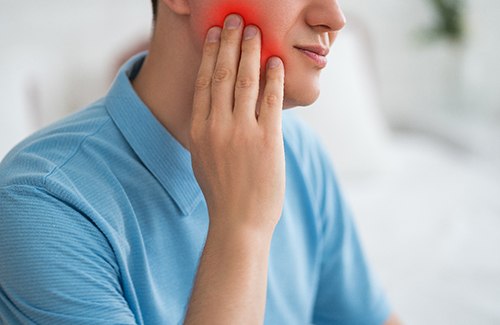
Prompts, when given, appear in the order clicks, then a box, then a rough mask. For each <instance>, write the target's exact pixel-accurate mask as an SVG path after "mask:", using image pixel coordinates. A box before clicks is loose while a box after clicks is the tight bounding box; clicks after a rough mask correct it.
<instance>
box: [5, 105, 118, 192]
mask: <svg viewBox="0 0 500 325" xmlns="http://www.w3.org/2000/svg"><path fill="white" fill-rule="evenodd" d="M110 129H113V123H112V121H111V118H110V117H109V115H108V114H107V111H106V108H105V106H104V105H103V102H102V100H100V101H97V102H95V103H93V104H91V105H89V106H88V107H86V108H85V109H83V110H81V111H79V112H76V113H73V114H72V115H70V116H68V117H66V118H64V119H62V120H59V121H57V122H55V123H53V124H51V125H49V126H47V127H45V128H43V129H41V130H39V131H37V132H35V133H34V134H32V135H31V136H29V137H28V138H26V139H24V140H23V141H22V142H20V143H19V144H18V145H17V146H16V147H14V148H13V149H12V150H11V151H10V152H9V153H8V154H7V156H6V157H5V158H4V159H3V161H2V162H1V163H0V188H1V187H8V186H17V185H21V186H35V187H45V185H46V183H47V180H48V178H49V177H51V175H53V174H54V173H55V172H56V171H58V170H61V169H63V168H65V167H66V166H68V165H71V164H76V165H78V164H80V165H81V166H80V167H81V168H86V167H85V164H86V162H85V159H87V160H91V159H93V157H92V149H90V148H91V147H97V146H98V145H105V144H106V143H109V141H110V137H109V136H108V135H107V134H106V132H109V131H110ZM110 146H111V145H110ZM84 152H86V155H87V157H86V158H85V157H83V156H84V155H82V153H84ZM68 167H69V166H68ZM72 167H75V166H72ZM87 167H88V165H87Z"/></svg>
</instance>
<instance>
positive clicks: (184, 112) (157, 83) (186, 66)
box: [132, 18, 201, 150]
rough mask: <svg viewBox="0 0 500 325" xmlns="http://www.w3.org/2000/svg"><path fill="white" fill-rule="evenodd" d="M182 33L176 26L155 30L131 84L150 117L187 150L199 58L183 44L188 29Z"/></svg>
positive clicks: (189, 47) (191, 45)
mask: <svg viewBox="0 0 500 325" xmlns="http://www.w3.org/2000/svg"><path fill="white" fill-rule="evenodd" d="M173 19H175V18H172V19H171V20H166V21H172V20H173ZM177 19H178V18H177ZM167 25H168V23H167ZM183 30H184V32H183V31H182V30H181V31H179V27H178V25H177V28H173V27H172V26H156V31H155V32H154V36H153V39H152V42H151V45H150V48H149V54H148V56H147V57H146V59H145V61H144V63H143V65H142V68H141V70H140V72H139V74H138V75H137V77H136V78H135V79H134V81H133V83H132V84H133V87H134V89H135V91H136V93H137V94H138V96H139V97H140V98H141V100H142V101H143V102H144V103H145V104H146V106H147V107H148V108H149V109H150V110H151V112H152V113H153V115H154V116H155V117H156V118H157V119H158V120H159V121H160V123H161V124H162V125H163V126H164V127H165V128H166V129H167V130H168V131H169V132H170V133H171V134H172V136H173V137H174V138H175V139H176V140H177V141H179V143H181V145H182V146H183V147H184V148H186V149H187V150H189V128H190V123H191V112H192V105H193V95H194V83H195V80H196V76H197V73H198V66H199V64H200V60H201V57H200V56H199V53H200V51H199V50H198V49H196V48H195V46H194V45H193V43H192V42H186V40H190V39H192V36H191V35H189V32H188V28H185V29H183Z"/></svg>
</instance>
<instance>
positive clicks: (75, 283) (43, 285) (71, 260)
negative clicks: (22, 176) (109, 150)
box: [0, 186, 136, 325]
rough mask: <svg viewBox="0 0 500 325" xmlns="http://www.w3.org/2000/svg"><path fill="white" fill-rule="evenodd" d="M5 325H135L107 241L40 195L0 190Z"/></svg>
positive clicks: (0, 318)
mask: <svg viewBox="0 0 500 325" xmlns="http://www.w3.org/2000/svg"><path fill="white" fill-rule="evenodd" d="M0 261H1V262H0V324H13V325H14V324H53V325H57V324H76V325H77V324H92V325H96V324H135V323H136V322H135V319H134V316H133V313H132V312H131V310H130V308H129V306H128V304H127V302H126V300H125V299H124V296H123V293H122V288H121V285H120V275H119V274H120V273H119V268H118V266H117V264H116V261H115V258H114V254H113V251H112V249H111V247H110V245H109V243H108V242H107V240H106V238H105V236H104V235H103V234H102V233H101V232H100V231H99V230H98V228H97V227H96V226H95V225H94V224H93V223H92V222H91V221H90V220H89V219H88V218H86V217H85V216H84V215H83V214H82V213H80V212H78V211H77V210H76V209H75V208H73V207H71V206H70V205H68V204H66V203H64V202H62V201H61V200H59V199H58V198H56V197H54V196H52V195H51V194H50V193H48V192H46V191H45V190H44V189H41V188H34V187H31V186H11V187H7V188H1V189H0Z"/></svg>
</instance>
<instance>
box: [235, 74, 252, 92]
mask: <svg viewBox="0 0 500 325" xmlns="http://www.w3.org/2000/svg"><path fill="white" fill-rule="evenodd" d="M253 85H255V81H254V80H253V79H252V78H250V77H241V78H239V79H238V80H237V81H236V88H241V89H246V88H250V87H252V86H253Z"/></svg>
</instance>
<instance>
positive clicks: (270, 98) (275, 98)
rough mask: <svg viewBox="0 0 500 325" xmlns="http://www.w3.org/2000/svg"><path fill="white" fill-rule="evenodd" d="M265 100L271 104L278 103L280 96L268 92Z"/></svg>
mask: <svg viewBox="0 0 500 325" xmlns="http://www.w3.org/2000/svg"><path fill="white" fill-rule="evenodd" d="M264 102H265V103H266V104H267V105H269V106H273V105H276V104H277V103H278V96H276V95H275V94H267V95H265V97H264Z"/></svg>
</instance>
